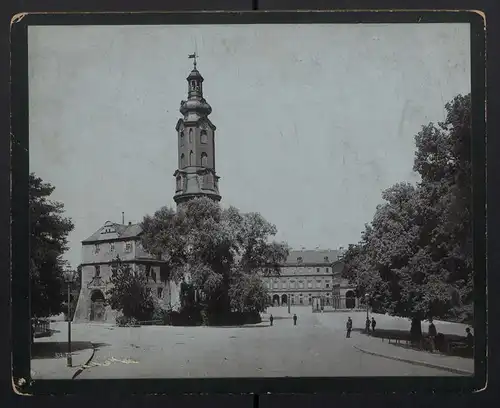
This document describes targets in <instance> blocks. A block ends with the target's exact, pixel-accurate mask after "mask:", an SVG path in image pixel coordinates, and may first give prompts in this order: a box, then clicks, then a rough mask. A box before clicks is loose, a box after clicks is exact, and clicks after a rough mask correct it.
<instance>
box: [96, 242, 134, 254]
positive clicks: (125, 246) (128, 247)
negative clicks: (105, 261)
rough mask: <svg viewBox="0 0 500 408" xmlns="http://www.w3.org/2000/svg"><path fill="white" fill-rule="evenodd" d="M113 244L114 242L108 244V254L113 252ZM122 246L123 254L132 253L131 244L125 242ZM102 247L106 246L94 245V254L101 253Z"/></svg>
mask: <svg viewBox="0 0 500 408" xmlns="http://www.w3.org/2000/svg"><path fill="white" fill-rule="evenodd" d="M115 244H116V243H115V242H110V243H109V252H115ZM122 244H123V250H124V252H132V242H130V241H127V242H123V243H122ZM102 245H107V244H104V243H99V244H94V253H95V254H98V253H99V252H101V246H102Z"/></svg>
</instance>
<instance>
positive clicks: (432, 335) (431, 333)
mask: <svg viewBox="0 0 500 408" xmlns="http://www.w3.org/2000/svg"><path fill="white" fill-rule="evenodd" d="M427 334H428V336H429V342H430V346H431V352H433V353H434V350H435V348H436V336H437V330H436V326H435V325H434V322H433V321H432V319H430V320H429V330H428V332H427Z"/></svg>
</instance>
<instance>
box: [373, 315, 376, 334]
mask: <svg viewBox="0 0 500 408" xmlns="http://www.w3.org/2000/svg"><path fill="white" fill-rule="evenodd" d="M376 325H377V322H376V321H375V319H374V318H373V317H372V332H375V326H376Z"/></svg>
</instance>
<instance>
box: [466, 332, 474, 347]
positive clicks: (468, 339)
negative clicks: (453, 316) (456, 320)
mask: <svg viewBox="0 0 500 408" xmlns="http://www.w3.org/2000/svg"><path fill="white" fill-rule="evenodd" d="M465 332H466V333H467V336H466V338H465V341H466V342H467V348H468V349H469V350H472V349H473V347H474V336H473V335H472V333H471V331H470V327H467V328H466V329H465Z"/></svg>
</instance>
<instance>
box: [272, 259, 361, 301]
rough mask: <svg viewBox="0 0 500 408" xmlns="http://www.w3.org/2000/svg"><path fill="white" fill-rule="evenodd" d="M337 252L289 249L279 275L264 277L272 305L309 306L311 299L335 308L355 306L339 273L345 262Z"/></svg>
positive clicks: (350, 286)
mask: <svg viewBox="0 0 500 408" xmlns="http://www.w3.org/2000/svg"><path fill="white" fill-rule="evenodd" d="M339 255H340V253H339V251H335V250H299V251H290V253H289V254H288V258H287V260H286V261H285V262H284V264H283V265H282V266H281V268H280V269H281V272H280V274H279V276H271V277H265V278H263V280H264V283H265V285H266V287H267V289H268V290H269V296H270V300H271V302H272V304H273V305H275V306H284V305H288V304H289V303H290V305H297V306H300V305H304V306H312V305H313V300H314V299H319V300H320V303H321V305H323V306H325V307H327V308H328V307H330V308H334V309H352V308H355V307H358V299H357V298H356V296H355V293H354V289H353V287H352V285H349V283H348V281H347V279H343V278H342V276H341V274H342V270H343V269H344V264H343V263H342V262H341V261H339V259H338V258H339Z"/></svg>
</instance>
